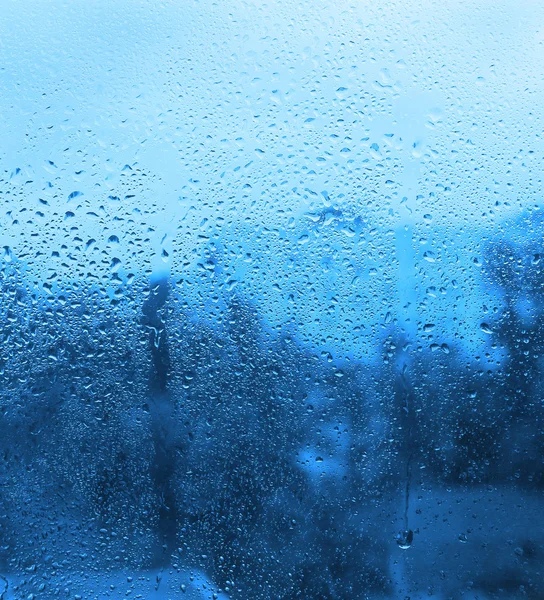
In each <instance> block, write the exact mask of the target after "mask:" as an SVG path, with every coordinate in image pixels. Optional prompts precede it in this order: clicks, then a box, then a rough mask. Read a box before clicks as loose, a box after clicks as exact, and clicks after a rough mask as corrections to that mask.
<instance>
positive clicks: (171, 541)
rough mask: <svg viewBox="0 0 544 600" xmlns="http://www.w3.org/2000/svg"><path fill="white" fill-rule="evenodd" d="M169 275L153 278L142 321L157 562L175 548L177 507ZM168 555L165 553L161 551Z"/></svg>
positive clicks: (162, 560)
mask: <svg viewBox="0 0 544 600" xmlns="http://www.w3.org/2000/svg"><path fill="white" fill-rule="evenodd" d="M168 285H169V284H168V279H167V278H166V277H164V276H163V277H161V278H158V279H155V280H153V279H152V281H151V285H150V287H151V293H150V294H149V297H148V298H147V299H146V301H145V302H144V304H143V307H142V312H143V317H142V320H141V322H142V325H144V326H145V327H147V328H148V329H149V349H150V352H151V359H152V365H153V366H152V369H151V373H150V376H149V393H148V407H149V413H150V417H151V428H152V432H151V435H152V439H153V448H154V457H153V461H152V464H151V466H150V475H151V478H152V481H153V485H154V489H155V491H156V493H157V495H158V502H159V507H158V533H159V537H160V544H161V547H162V552H160V555H159V556H157V557H155V561H156V562H159V563H160V562H164V559H166V560H167V557H168V556H170V554H171V553H172V552H173V550H174V548H175V543H176V530H177V508H176V497H175V490H174V486H173V482H172V478H173V475H174V466H175V465H174V441H175V440H174V435H173V431H174V426H173V411H174V406H173V401H172V398H171V395H170V393H169V390H168V379H169V372H170V354H169V349H168V336H167V330H166V322H165V319H164V318H163V316H162V315H161V310H162V309H163V308H164V306H165V304H166V300H167V298H168V291H169V289H168ZM164 553H165V554H166V556H162V554H164Z"/></svg>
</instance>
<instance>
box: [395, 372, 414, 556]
mask: <svg viewBox="0 0 544 600" xmlns="http://www.w3.org/2000/svg"><path fill="white" fill-rule="evenodd" d="M406 370H407V366H406V365H403V367H402V370H401V375H400V378H401V386H402V395H403V398H404V407H403V409H404V411H405V413H406V421H407V423H406V425H407V442H406V445H407V448H406V451H407V459H406V487H405V491H404V530H403V531H399V533H398V535H397V544H398V545H399V547H400V548H402V549H403V550H406V549H408V548H410V546H411V545H412V542H413V540H414V532H413V531H412V530H411V529H410V528H409V526H408V511H409V509H410V487H411V484H412V456H413V453H414V450H413V442H412V425H413V422H412V421H413V415H412V413H411V411H410V405H409V400H410V391H409V387H408V383H407V381H406Z"/></svg>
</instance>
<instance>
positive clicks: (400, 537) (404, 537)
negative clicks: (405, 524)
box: [396, 529, 414, 550]
mask: <svg viewBox="0 0 544 600" xmlns="http://www.w3.org/2000/svg"><path fill="white" fill-rule="evenodd" d="M396 539H397V545H398V547H399V548H402V549H403V550H407V549H408V548H410V546H411V545H412V542H413V541H414V532H413V531H412V530H411V529H404V530H401V531H399V532H398V534H397V538H396Z"/></svg>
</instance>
